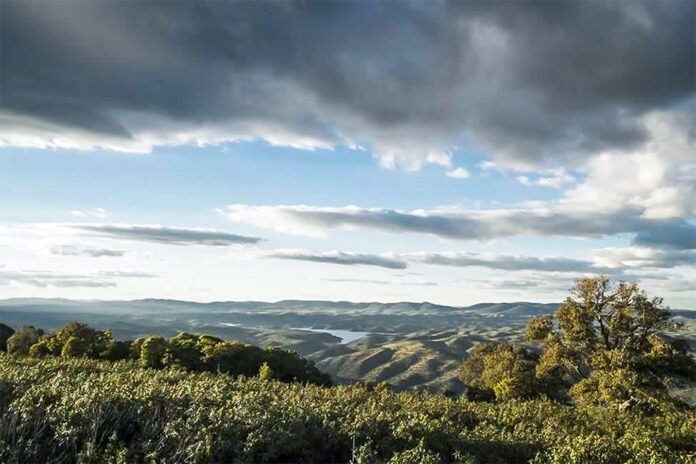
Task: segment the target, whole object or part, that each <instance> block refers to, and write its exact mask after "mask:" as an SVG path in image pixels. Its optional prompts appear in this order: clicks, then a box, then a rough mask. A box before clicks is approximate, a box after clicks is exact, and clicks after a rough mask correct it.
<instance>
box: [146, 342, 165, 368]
mask: <svg viewBox="0 0 696 464" xmlns="http://www.w3.org/2000/svg"><path fill="white" fill-rule="evenodd" d="M166 352H167V340H165V339H164V338H163V337H160V336H157V335H152V336H150V337H147V338H146V339H145V340H143V343H142V346H141V348H140V364H141V365H142V366H144V367H156V368H159V367H162V366H163V364H162V360H163V358H164V355H165V354H166Z"/></svg>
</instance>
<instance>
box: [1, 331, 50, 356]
mask: <svg viewBox="0 0 696 464" xmlns="http://www.w3.org/2000/svg"><path fill="white" fill-rule="evenodd" d="M43 334H44V331H43V330H41V329H37V328H36V327H34V326H33V325H25V326H24V327H22V328H21V329H19V330H17V331H16V332H15V333H14V334H12V336H11V337H10V338H8V339H7V352H8V353H10V354H20V355H27V354H29V349H30V348H31V346H32V345H33V344H34V343H36V342H38V341H39V339H40V338H41V336H43Z"/></svg>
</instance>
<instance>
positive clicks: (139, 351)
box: [10, 322, 331, 385]
mask: <svg viewBox="0 0 696 464" xmlns="http://www.w3.org/2000/svg"><path fill="white" fill-rule="evenodd" d="M13 337H14V338H12V337H10V338H11V340H10V345H11V348H10V352H11V353H16V354H24V355H26V354H28V355H30V356H33V357H45V356H62V357H77V358H82V357H85V358H90V359H103V360H107V361H119V360H126V359H135V360H138V361H139V362H140V365H141V366H143V367H149V368H155V369H162V368H165V367H175V368H179V369H184V370H188V371H210V372H220V373H225V374H229V375H232V376H240V375H244V376H247V377H253V376H255V375H257V374H259V373H260V372H262V368H263V370H264V371H267V374H268V375H271V376H272V378H273V379H275V380H280V381H283V382H310V383H315V384H318V385H330V384H331V377H330V376H328V375H327V374H324V373H322V372H321V371H319V369H317V368H316V366H315V365H314V363H313V362H312V361H308V360H306V359H304V358H302V357H301V356H299V355H298V354H297V353H295V352H294V351H288V350H281V349H278V348H273V347H269V348H267V349H265V350H264V349H262V348H259V347H257V346H253V345H245V344H243V343H239V342H226V341H223V340H222V339H220V338H217V337H214V336H211V335H195V334H190V333H186V332H181V333H179V334H178V335H176V336H175V337H172V338H170V339H169V340H166V339H164V338H163V337H160V336H154V335H153V336H150V337H143V338H139V339H137V340H135V341H134V342H130V341H118V340H115V339H114V338H113V337H112V335H111V332H110V331H108V330H106V331H98V330H94V329H92V328H90V327H89V326H87V325H85V324H80V323H77V322H70V323H68V324H66V325H65V326H63V327H61V328H60V329H59V330H58V331H56V333H55V334H52V335H44V332H43V331H42V330H40V329H35V328H34V327H24V328H23V329H20V330H19V331H18V332H17V333H16V336H14V335H13ZM264 366H265V367H264ZM269 378H270V377H269Z"/></svg>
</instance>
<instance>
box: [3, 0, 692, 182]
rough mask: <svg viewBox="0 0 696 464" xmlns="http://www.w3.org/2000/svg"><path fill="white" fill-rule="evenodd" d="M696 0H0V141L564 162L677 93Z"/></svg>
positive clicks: (667, 104) (686, 65)
mask: <svg viewBox="0 0 696 464" xmlns="http://www.w3.org/2000/svg"><path fill="white" fill-rule="evenodd" d="M695 13H696V4H694V2H691V1H670V2H654V1H644V2H584V1H577V2H538V3H528V2H524V3H522V4H521V3H516V2H426V3H418V2H415V3H414V2H358V1H355V2H328V3H327V2H281V3H275V2H242V3H239V2H233V3H227V2H217V1H213V2H207V1H197V2H193V1H183V2H123V1H108V0H107V1H100V2H71V1H60V0H58V1H53V2H43V1H31V0H29V1H15V0H6V1H4V2H3V14H2V18H1V21H2V24H1V27H0V30H1V31H2V32H1V34H2V37H1V39H2V40H0V43H1V44H2V50H0V51H1V53H0V60H1V63H0V64H1V65H2V66H1V67H2V69H3V72H2V74H1V75H0V79H1V82H0V84H1V85H2V89H3V94H2V97H3V98H2V99H3V101H2V112H1V113H0V127H2V130H0V141H2V143H4V144H9V145H15V146H40V147H55V146H59V147H67V148H93V147H105V148H110V149H116V150H125V151H149V150H150V149H152V147H154V146H157V145H171V144H185V143H194V144H196V143H199V144H205V143H222V142H226V141H241V140H253V139H263V140H266V141H268V142H269V143H271V144H275V145H285V146H295V147H301V148H309V149H313V148H321V147H332V146H335V145H336V144H346V145H349V146H363V147H368V148H369V149H371V151H372V152H373V153H374V155H375V156H376V157H377V158H378V159H379V160H380V162H381V163H382V164H383V165H384V166H394V165H402V166H405V167H409V168H414V167H418V166H420V165H421V164H423V163H428V162H430V163H439V164H443V165H449V164H450V158H451V153H452V151H453V150H456V149H457V147H460V146H462V145H466V144H474V145H475V146H477V147H478V148H479V149H481V150H483V151H484V152H486V153H490V154H491V155H492V156H495V157H497V158H498V159H499V160H501V161H502V162H505V163H508V164H510V165H517V166H525V165H526V166H530V165H539V164H540V163H545V162H547V161H549V160H554V159H555V160H562V161H563V162H566V163H571V164H572V163H573V162H575V161H577V159H579V158H580V159H581V158H583V157H587V156H588V155H593V154H597V153H600V152H605V151H611V150H626V149H634V148H636V147H640V146H642V145H643V144H645V143H648V142H649V141H650V134H649V131H648V130H647V129H646V127H645V124H644V118H645V116H646V115H649V114H651V113H653V112H655V111H663V110H670V111H672V110H674V111H686V112H687V113H690V114H692V113H693V108H692V107H690V106H688V105H687V106H685V104H684V102H687V101H688V100H689V99H690V98H692V97H693V95H694V90H695V89H694V81H695V72H696V71H695V70H696V66H695V59H696V58H695V55H694V53H693V33H694V23H693V18H694V15H695ZM39 70H40V72H39ZM589 76H591V78H589Z"/></svg>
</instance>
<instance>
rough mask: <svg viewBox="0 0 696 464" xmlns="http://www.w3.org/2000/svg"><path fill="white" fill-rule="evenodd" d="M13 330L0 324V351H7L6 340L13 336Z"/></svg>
mask: <svg viewBox="0 0 696 464" xmlns="http://www.w3.org/2000/svg"><path fill="white" fill-rule="evenodd" d="M14 332H15V331H14V329H13V328H12V327H9V326H7V325H5V324H0V351H6V350H7V339H9V338H10V337H11V336H12V335H13V334H14Z"/></svg>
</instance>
